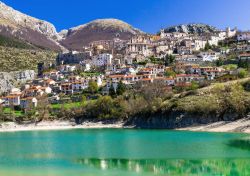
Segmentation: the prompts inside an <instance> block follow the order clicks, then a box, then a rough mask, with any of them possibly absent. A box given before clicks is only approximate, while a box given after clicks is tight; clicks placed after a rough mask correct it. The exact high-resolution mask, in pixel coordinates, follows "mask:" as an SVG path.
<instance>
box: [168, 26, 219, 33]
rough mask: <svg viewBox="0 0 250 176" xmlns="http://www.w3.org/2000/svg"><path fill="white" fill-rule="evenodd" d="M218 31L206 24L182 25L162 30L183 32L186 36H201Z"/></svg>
mask: <svg viewBox="0 0 250 176" xmlns="http://www.w3.org/2000/svg"><path fill="white" fill-rule="evenodd" d="M217 31H219V29H217V28H216V27H213V26H210V25H207V24H183V25H177V26H171V27H168V28H166V29H164V32H166V33H168V32H184V33H188V34H202V33H212V32H217Z"/></svg>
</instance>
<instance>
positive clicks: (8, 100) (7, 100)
mask: <svg viewBox="0 0 250 176" xmlns="http://www.w3.org/2000/svg"><path fill="white" fill-rule="evenodd" d="M20 99H21V97H20V95H8V96H6V97H4V98H3V100H4V105H5V106H19V105H20V101H21V100H20Z"/></svg>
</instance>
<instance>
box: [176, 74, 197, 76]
mask: <svg viewBox="0 0 250 176" xmlns="http://www.w3.org/2000/svg"><path fill="white" fill-rule="evenodd" d="M176 77H200V76H199V75H197V74H179V75H176Z"/></svg>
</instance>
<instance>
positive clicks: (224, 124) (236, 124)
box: [0, 118, 250, 133]
mask: <svg viewBox="0 0 250 176" xmlns="http://www.w3.org/2000/svg"><path fill="white" fill-rule="evenodd" d="M102 128H114V129H115V128H119V129H122V128H124V129H128V128H130V129H131V128H132V129H166V130H181V131H203V132H237V133H250V118H244V119H239V120H236V121H220V122H212V123H208V124H196V125H190V126H187V127H180V128H178V127H177V128H162V127H161V128H157V127H155V126H144V128H142V127H138V126H133V125H127V124H126V123H124V122H121V121H120V122H103V121H100V122H83V123H82V124H79V125H78V124H76V123H75V122H72V121H43V122H40V123H37V124H36V123H27V124H17V123H15V122H4V123H1V124H0V132H18V131H41V130H42V131H52V130H71V129H102Z"/></svg>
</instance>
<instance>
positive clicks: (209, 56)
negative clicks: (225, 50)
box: [198, 51, 220, 62]
mask: <svg viewBox="0 0 250 176" xmlns="http://www.w3.org/2000/svg"><path fill="white" fill-rule="evenodd" d="M198 56H199V57H201V58H202V61H204V62H213V61H216V60H218V59H219V56H220V53H217V52H214V51H208V52H201V53H200V54H199V55H198Z"/></svg>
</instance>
